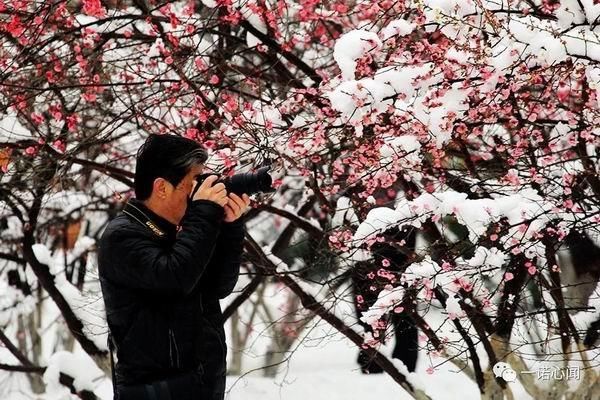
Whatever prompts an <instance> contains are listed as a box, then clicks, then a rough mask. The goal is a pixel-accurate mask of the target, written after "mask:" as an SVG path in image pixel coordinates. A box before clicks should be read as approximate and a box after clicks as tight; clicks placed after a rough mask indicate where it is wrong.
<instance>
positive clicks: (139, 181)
mask: <svg viewBox="0 0 600 400" xmlns="http://www.w3.org/2000/svg"><path fill="white" fill-rule="evenodd" d="M206 159H207V155H206V152H205V151H204V150H203V149H202V148H201V147H200V146H199V144H198V143H196V142H194V141H192V140H189V139H185V138H182V137H178V136H172V135H151V136H149V137H148V139H147V140H146V142H145V143H144V144H143V145H142V146H141V147H140V149H139V150H138V153H137V165H136V170H135V180H134V185H135V199H131V200H130V201H129V202H128V203H127V204H126V206H125V208H124V209H123V212H122V213H121V214H120V215H118V216H117V217H116V218H115V219H113V220H112V221H111V222H110V223H109V224H108V226H107V227H106V230H105V231H104V233H103V235H102V237H101V239H100V242H99V250H98V269H99V275H100V283H101V286H102V292H103V295H104V302H105V305H106V316H107V321H108V326H109V328H110V332H111V336H112V342H111V344H114V347H115V348H116V354H117V363H116V367H115V370H114V373H113V380H114V382H113V385H114V387H115V398H116V399H118V400H137V399H148V400H163V399H167V400H187V399H189V400H192V399H193V400H222V399H223V397H224V391H225V371H226V351H227V348H226V344H225V333H224V329H223V321H222V312H221V308H220V304H219V299H222V298H224V297H226V296H227V295H229V294H230V293H231V292H232V290H233V288H234V286H235V283H236V282H237V279H238V274H239V268H240V260H241V253H242V242H243V238H244V225H243V221H242V218H241V217H242V215H243V214H244V213H245V212H246V211H247V210H248V208H249V204H250V199H249V197H248V195H246V194H244V195H242V197H240V196H238V195H236V194H234V193H230V194H228V193H227V192H226V189H225V186H224V185H223V183H216V184H215V181H216V180H217V176H215V175H211V176H210V177H208V178H207V179H205V180H204V181H203V182H202V183H201V184H200V186H199V188H198V190H197V191H196V192H195V193H194V194H193V197H192V198H190V196H191V194H192V193H193V189H194V187H195V185H196V184H198V183H197V182H196V181H195V179H194V178H195V177H196V175H198V174H200V173H201V172H202V169H203V163H204V162H205V161H206Z"/></svg>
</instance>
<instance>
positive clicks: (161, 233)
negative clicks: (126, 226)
mask: <svg viewBox="0 0 600 400" xmlns="http://www.w3.org/2000/svg"><path fill="white" fill-rule="evenodd" d="M123 213H125V214H127V215H128V216H129V217H131V218H133V219H134V220H136V221H137V222H139V223H140V224H142V225H144V226H145V227H146V228H148V229H150V231H152V233H154V235H156V236H157V237H160V238H174V237H175V236H176V234H177V225H175V224H172V223H171V222H169V221H167V220H166V219H165V218H163V217H161V216H160V215H158V214H156V213H155V212H154V211H152V210H151V209H149V208H148V207H146V206H145V205H144V203H142V202H141V201H140V200H138V199H129V200H128V201H127V204H126V205H125V208H123Z"/></svg>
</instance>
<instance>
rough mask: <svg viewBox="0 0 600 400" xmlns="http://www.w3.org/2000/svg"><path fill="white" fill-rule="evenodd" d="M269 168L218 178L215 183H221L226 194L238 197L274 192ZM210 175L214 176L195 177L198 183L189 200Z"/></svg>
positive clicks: (200, 175)
mask: <svg viewBox="0 0 600 400" xmlns="http://www.w3.org/2000/svg"><path fill="white" fill-rule="evenodd" d="M269 168H270V167H269V166H265V167H262V168H259V169H257V170H256V172H244V173H241V174H235V175H233V176H230V177H226V178H219V179H218V180H217V181H216V182H215V183H218V182H221V183H223V184H224V185H225V190H227V193H235V194H237V195H238V196H241V195H242V194H243V193H246V194H247V195H248V196H251V195H253V194H256V193H268V192H274V191H275V189H274V188H273V186H272V184H273V178H272V177H271V175H269V172H268V171H269ZM210 175H215V174H214V173H207V174H199V175H196V178H195V179H196V181H197V182H198V183H197V184H196V187H195V188H194V190H193V192H192V194H191V195H190V198H193V197H194V194H195V193H196V191H197V190H198V188H199V187H200V184H201V183H202V181H203V180H204V179H206V178H208V177H209V176H210Z"/></svg>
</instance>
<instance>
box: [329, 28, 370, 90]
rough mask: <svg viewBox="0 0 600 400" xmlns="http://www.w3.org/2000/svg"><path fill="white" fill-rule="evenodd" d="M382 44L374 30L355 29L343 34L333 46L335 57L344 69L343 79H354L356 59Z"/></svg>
mask: <svg viewBox="0 0 600 400" xmlns="http://www.w3.org/2000/svg"><path fill="white" fill-rule="evenodd" d="M381 46H382V43H381V40H380V39H379V37H378V36H377V34H375V33H373V32H369V31H366V30H363V29H355V30H353V31H350V32H347V33H345V34H343V35H342V36H341V37H340V38H339V39H338V40H337V41H336V43H335V46H334V48H333V58H334V60H335V61H336V62H337V64H338V66H339V67H340V69H341V70H342V77H343V79H345V80H349V79H354V72H355V69H356V60H357V59H359V58H360V57H362V56H363V55H364V54H365V53H366V52H368V51H372V50H374V49H378V48H380V47H381Z"/></svg>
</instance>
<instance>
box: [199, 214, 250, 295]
mask: <svg viewBox="0 0 600 400" xmlns="http://www.w3.org/2000/svg"><path fill="white" fill-rule="evenodd" d="M245 234H246V230H245V225H244V217H243V216H242V217H241V218H239V219H237V220H235V221H234V222H230V223H227V222H224V223H223V224H222V226H221V233H220V234H219V238H218V239H217V244H216V246H215V251H214V254H213V258H212V259H211V260H210V262H209V263H208V266H207V267H206V272H205V274H204V275H203V276H202V279H201V280H200V286H201V289H200V290H201V292H202V297H203V299H207V300H211V299H213V300H214V299H224V298H225V297H227V296H229V295H230V294H231V293H232V292H233V289H234V287H235V284H236V283H237V280H238V277H239V274H240V264H241V261H242V252H243V249H244V237H245Z"/></svg>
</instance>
